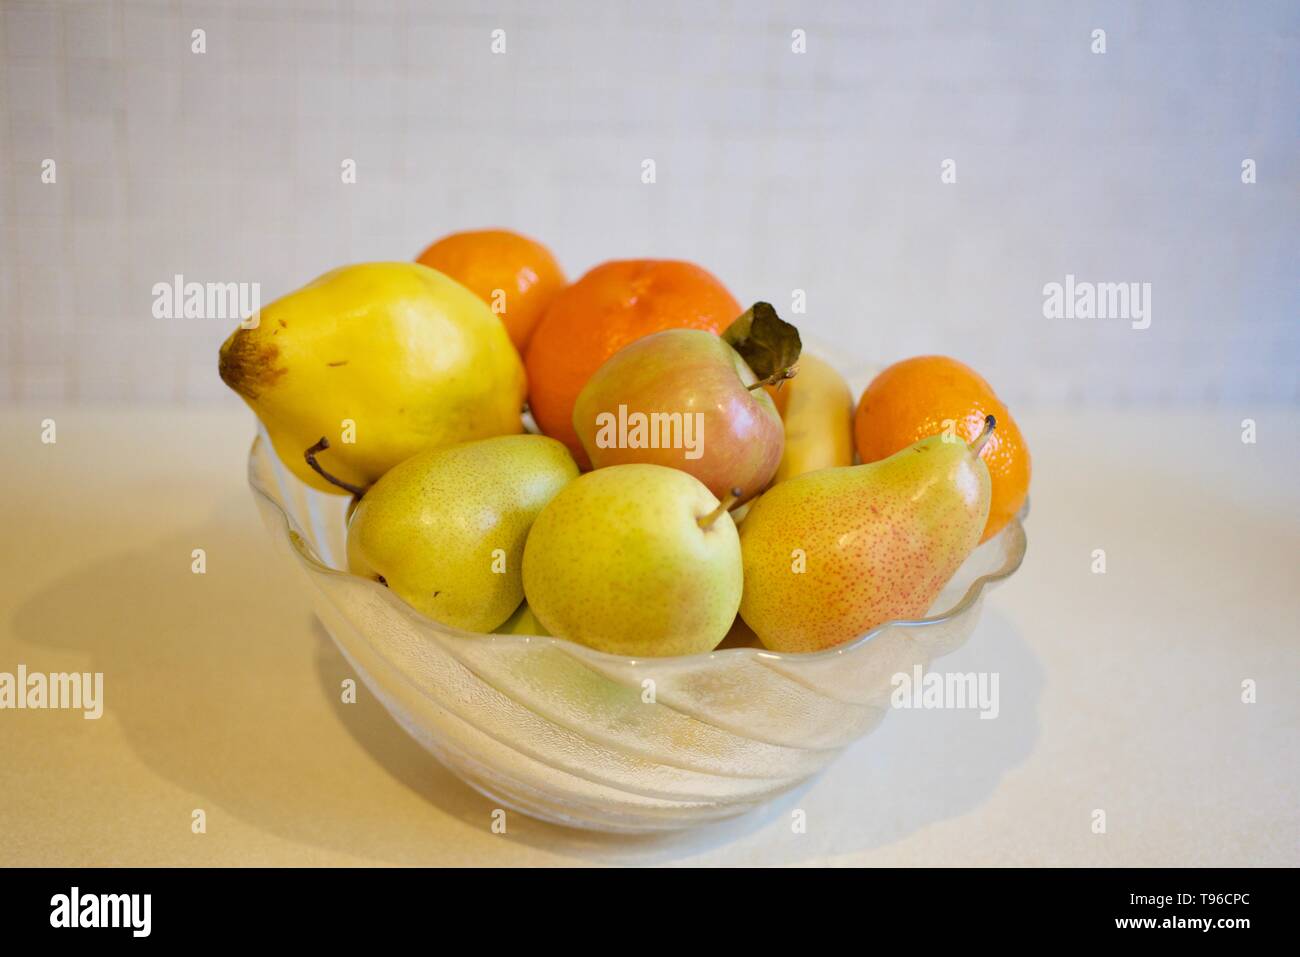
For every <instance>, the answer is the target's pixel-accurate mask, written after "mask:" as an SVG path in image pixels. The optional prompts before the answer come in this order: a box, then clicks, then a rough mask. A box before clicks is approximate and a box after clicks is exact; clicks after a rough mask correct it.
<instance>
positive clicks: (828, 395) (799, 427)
mask: <svg viewBox="0 0 1300 957" xmlns="http://www.w3.org/2000/svg"><path fill="white" fill-rule="evenodd" d="M785 390H786V391H787V392H788V393H789V395H788V396H786V400H785V454H784V455H782V457H781V465H780V466H779V467H778V468H777V470H776V479H775V481H774V482H773V484H778V483H780V482H784V481H785V480H786V479H791V478H794V477H795V476H796V475H802V474H803V473H804V472H812V471H815V470H817V469H824V468H829V467H831V466H835V465H852V464H853V394H852V393H851V392H850V391H849V386H848V383H847V382H845V381H844V378H843V377H842V376H841V375H840V374H839V373H838V372H836V371H835V370H834V369H833V368H831V366H830V365H829V364H828V363H826V362H823V361H822V360H821V359H818V358H817V357H816V356H810V355H807V354H805V355H803V356H801V357H800V359H799V373H798V375H796V376H795V377H794V378H793V379H791V380H790V381H789V382H787V383H786V384H785Z"/></svg>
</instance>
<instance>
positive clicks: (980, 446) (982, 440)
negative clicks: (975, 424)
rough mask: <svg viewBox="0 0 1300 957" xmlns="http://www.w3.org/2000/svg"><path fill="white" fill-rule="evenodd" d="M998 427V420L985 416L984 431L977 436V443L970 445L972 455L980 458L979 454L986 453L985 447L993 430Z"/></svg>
mask: <svg viewBox="0 0 1300 957" xmlns="http://www.w3.org/2000/svg"><path fill="white" fill-rule="evenodd" d="M997 427H998V420H997V419H995V418H993V416H991V415H986V416H984V431H983V432H981V433H980V434H979V435H977V436H975V441H974V442H972V443H971V444H970V450H971V454H972V455H974V456H975V457H976V458H979V454H980V453H981V452H983V451H984V446H985V444H986V443H987V442H988V440H989V436H990V435H992V434H993V430H994V429H996V428H997Z"/></svg>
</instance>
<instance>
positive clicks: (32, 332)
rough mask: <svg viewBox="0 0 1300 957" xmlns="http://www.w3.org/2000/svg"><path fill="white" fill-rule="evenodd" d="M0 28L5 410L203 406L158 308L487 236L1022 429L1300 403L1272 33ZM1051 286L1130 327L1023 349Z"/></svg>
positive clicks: (1288, 10)
mask: <svg viewBox="0 0 1300 957" xmlns="http://www.w3.org/2000/svg"><path fill="white" fill-rule="evenodd" d="M2 5H3V16H2V17H0V31H2V34H3V35H2V37H0V50H3V57H4V58H3V69H0V214H2V215H3V234H2V236H0V240H2V246H0V250H2V253H3V262H2V264H0V314H2V315H3V331H2V333H0V398H8V399H28V400H31V399H61V398H68V399H85V400H90V399H93V400H100V399H113V400H115V399H135V400H141V399H144V400H152V401H160V402H170V401H202V400H209V399H213V398H216V397H220V396H222V395H223V394H224V388H223V387H222V386H221V384H220V382H219V381H218V380H217V378H216V362H215V352H216V346H217V344H218V343H219V342H220V340H221V339H222V338H223V337H224V335H225V334H226V332H227V327H228V325H229V324H228V323H224V322H220V321H215V320H190V321H184V320H158V319H154V318H153V317H152V316H151V314H150V307H151V304H152V295H151V287H152V286H153V284H154V283H156V282H159V281H165V280H168V279H170V277H171V276H172V275H173V274H174V273H182V274H183V275H184V276H185V277H186V278H187V279H190V280H198V281H245V282H253V281H256V282H260V283H261V284H262V288H263V291H264V299H266V300H269V299H270V298H274V297H275V296H276V295H279V294H280V293H282V292H285V291H288V290H289V289H291V288H293V287H295V286H297V285H299V284H301V283H303V282H304V281H306V280H309V279H311V278H312V277H313V276H315V275H317V274H318V273H321V272H323V271H325V270H326V269H328V268H331V267H334V266H337V265H340V264H342V263H345V262H349V261H357V260H364V259H376V258H409V257H411V256H413V255H414V254H415V253H416V252H418V251H419V249H420V248H421V247H422V246H423V245H424V244H425V243H427V242H428V241H430V240H431V239H433V238H435V237H436V236H438V235H440V234H442V233H445V232H448V231H450V230H453V229H458V228H465V227H476V226H485V225H505V226H511V227H515V228H518V229H520V230H522V231H525V232H527V233H530V234H533V235H535V236H537V237H538V238H540V239H542V240H543V241H545V242H547V243H548V244H549V245H551V246H552V248H553V249H554V250H555V252H556V254H557V255H558V256H559V258H560V260H561V261H562V262H563V263H564V264H565V266H566V268H567V269H569V270H570V271H571V272H572V273H573V274H575V275H576V274H578V273H580V272H581V271H583V270H585V269H587V268H588V267H590V266H592V265H594V264H596V263H597V262H599V261H601V260H603V259H607V258H613V257H626V256H646V255H653V256H675V257H682V258H687V259H692V260H696V261H698V262H699V263H701V264H703V265H705V266H706V267H708V268H710V269H712V270H713V271H715V272H716V273H717V274H718V275H719V276H720V277H722V279H723V280H724V281H725V282H726V283H727V284H728V285H729V286H730V287H731V289H732V290H733V292H735V294H736V295H737V296H738V297H739V298H741V299H742V300H752V299H756V298H769V299H771V300H772V301H774V302H775V303H777V305H778V307H780V306H781V305H782V304H783V303H784V304H788V303H789V301H790V295H791V290H792V289H795V288H802V289H805V290H807V295H808V303H809V312H808V315H807V316H806V317H805V318H804V320H803V323H804V324H805V325H806V326H807V327H808V328H809V329H810V330H812V331H813V332H814V333H815V334H816V335H817V336H818V338H821V339H824V340H834V339H837V338H838V339H840V340H843V342H844V343H845V347H846V348H852V349H855V350H857V351H859V352H860V353H861V354H863V355H864V356H866V357H870V358H873V359H881V360H888V359H892V358H896V357H901V356H903V355H908V354H915V353H917V352H921V351H943V352H948V353H951V354H954V355H957V356H959V357H961V358H964V359H966V360H967V361H970V362H971V363H972V364H974V365H975V366H976V367H978V368H979V369H981V370H982V371H984V372H985V373H986V375H988V377H989V378H991V379H992V380H993V382H994V384H995V385H996V386H997V387H998V389H999V391H1000V392H1002V393H1003V395H1004V396H1005V397H1006V398H1008V399H1010V400H1012V401H1013V402H1019V403H1026V404H1033V403H1036V402H1044V403H1050V402H1054V401H1057V400H1063V399H1067V400H1083V401H1087V402H1092V403H1098V404H1109V403H1121V404H1123V403H1133V402H1147V401H1161V402H1171V403H1172V402H1185V401H1188V400H1193V401H1197V402H1219V403H1224V404H1228V405H1233V406H1235V405H1237V404H1241V403H1251V402H1259V401H1263V400H1269V399H1271V400H1282V401H1286V402H1295V401H1297V400H1298V399H1300V385H1298V384H1297V368H1298V367H1300V321H1298V317H1300V308H1298V307H1300V293H1298V291H1300V283H1298V282H1297V279H1298V278H1300V268H1297V267H1298V266H1300V263H1297V249H1298V248H1300V243H1298V242H1297V223H1298V222H1300V168H1298V165H1297V135H1296V134H1297V120H1296V106H1297V103H1298V102H1300V14H1298V13H1297V11H1300V6H1297V5H1296V4H1295V3H1290V2H1277V3H1249V4H1247V3H1240V4H1217V3H1215V4H1211V3H1205V4H1199V3H1198V4H1186V3H1152V2H1144V3H1141V4H1128V3H1115V4H1111V3H1059V4H1058V3H1043V2H1026V3H1003V2H993V3H967V2H949V3H918V2H899V3H848V2H842V3H813V2H807V3H802V4H800V3H728V4H717V5H713V4H706V3H698V2H679V3H663V2H660V0H656V2H653V3H651V2H643V3H635V4H631V3H617V4H610V3H602V4H597V3H590V4H587V3H576V2H549V3H545V4H541V3H539V4H525V3H501V2H483V3H473V4H470V3H462V4H450V3H443V4H427V3H415V2H390V3H362V2H360V0H358V2H356V3H347V2H295V3H287V2H286V3H280V4H277V3H266V2H254V3H189V2H161V0H159V2H148V0H138V2H137V0H131V2H124V0H118V2H105V3H28V2H18V0H3V4H2ZM196 27H201V28H203V29H204V30H206V32H207V53H206V54H203V55H196V54H193V53H191V52H190V35H191V30H193V29H194V28H196ZM495 28H502V29H504V30H505V31H506V38H507V50H508V52H507V53H506V54H505V55H503V56H497V55H493V54H492V53H491V52H490V48H489V45H490V33H491V31H492V30H493V29H495ZM795 28H801V29H803V30H805V31H806V32H807V38H808V39H807V45H808V51H807V53H806V54H804V55H796V54H794V53H792V52H791V49H790V45H791V31H792V30H793V29H795ZM1095 28H1101V29H1104V30H1105V31H1106V41H1107V52H1106V53H1105V54H1104V55H1097V54H1094V53H1092V52H1090V44H1091V38H1090V34H1091V31H1092V30H1093V29H1095ZM348 157H351V158H355V159H356V161H357V163H358V179H359V181H358V183H357V184H356V185H344V184H343V183H342V182H341V181H340V175H339V171H340V162H341V161H342V160H343V159H344V158H348ZM46 158H53V159H55V160H56V162H57V176H58V178H57V182H56V183H55V184H53V185H49V184H42V183H41V179H40V173H41V161H42V160H43V159H46ZM645 158H653V159H655V161H656V163H657V167H658V182H657V183H656V184H654V185H652V186H648V185H644V184H642V183H641V181H640V171H641V165H640V164H641V161H642V160H643V159H645ZM946 158H952V159H954V160H955V161H956V164H957V182H956V184H953V185H945V184H943V183H941V182H940V175H939V174H940V164H941V162H942V161H943V160H944V159H946ZM1245 158H1252V159H1254V160H1255V161H1256V162H1257V165H1258V182H1257V183H1256V184H1255V185H1244V184H1242V182H1241V178H1240V170H1241V162H1242V160H1243V159H1245ZM1066 273H1074V274H1075V275H1076V276H1078V277H1079V278H1080V279H1090V280H1097V281H1139V282H1149V283H1151V284H1152V296H1153V302H1152V306H1153V312H1152V324H1151V327H1150V328H1149V329H1146V330H1143V331H1137V330H1133V329H1132V328H1130V327H1129V324H1128V323H1125V322H1122V321H1120V322H1117V321H1102V320H1056V321H1051V320H1047V319H1045V318H1044V317H1043V315H1042V298H1043V297H1042V287H1043V285H1044V284H1045V283H1048V282H1052V281H1059V280H1062V279H1063V278H1064V276H1065V274H1066Z"/></svg>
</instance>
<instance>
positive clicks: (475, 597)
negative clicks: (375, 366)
mask: <svg viewBox="0 0 1300 957" xmlns="http://www.w3.org/2000/svg"><path fill="white" fill-rule="evenodd" d="M577 474H578V466H577V464H576V463H575V462H574V461H573V456H571V455H570V454H569V450H568V449H567V448H565V446H564V444H563V443H561V442H557V441H556V440H555V439H550V438H547V437H546V436H543V435H502V436H497V437H495V438H491V439H479V440H478V441H476V442H465V443H462V444H460V445H454V446H451V447H450V448H445V449H432V450H430V451H427V452H421V453H420V454H419V455H416V456H414V457H412V458H409V459H407V460H406V461H405V462H403V463H401V464H400V465H398V466H397V467H395V468H393V469H390V470H389V471H388V472H387V473H386V474H385V475H384V476H383V478H381V479H380V480H379V481H378V482H376V483H375V484H374V485H373V486H372V487H371V488H370V489H369V491H367V492H366V494H365V495H364V496H362V498H361V501H360V502H359V503H358V504H357V507H356V510H355V511H354V512H353V513H352V519H351V521H349V523H348V567H349V568H350V569H351V570H352V572H353V573H355V574H357V575H362V576H365V577H367V578H382V579H383V580H384V581H385V582H386V583H387V584H388V587H389V588H391V589H392V590H393V591H394V592H396V593H397V596H398V597H399V598H401V599H402V600H403V601H405V602H406V603H407V604H408V605H411V606H413V607H414V608H417V609H418V610H420V611H421V612H423V613H424V614H426V615H428V616H429V617H430V618H432V619H433V620H434V621H440V622H442V623H443V624H447V625H452V626H453V627H456V628H464V629H467V630H469V631H491V630H493V629H494V628H497V627H499V626H500V625H501V624H502V623H504V622H505V621H506V620H507V619H508V618H510V616H511V614H512V613H513V612H515V610H516V609H518V608H519V607H520V602H522V601H523V598H524V588H523V583H522V581H521V578H520V571H521V566H522V561H523V554H524V542H525V541H526V539H527V537H528V529H529V528H530V527H531V526H532V524H533V520H534V519H535V518H536V517H537V514H538V513H539V512H540V511H541V510H542V508H543V507H544V506H545V505H546V503H547V502H549V501H550V500H551V499H552V498H553V497H554V496H555V495H556V493H557V492H559V491H560V489H562V488H563V487H564V486H565V485H567V484H568V483H569V481H570V480H571V479H573V478H574V477H575V476H576V475H577ZM533 633H534V634H541V632H533Z"/></svg>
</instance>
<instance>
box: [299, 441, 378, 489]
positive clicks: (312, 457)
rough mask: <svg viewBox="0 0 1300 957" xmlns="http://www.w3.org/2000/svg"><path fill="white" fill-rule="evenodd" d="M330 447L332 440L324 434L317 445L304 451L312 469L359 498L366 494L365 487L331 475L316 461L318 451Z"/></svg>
mask: <svg viewBox="0 0 1300 957" xmlns="http://www.w3.org/2000/svg"><path fill="white" fill-rule="evenodd" d="M329 447H330V440H329V439H327V438H325V436H323V435H322V436H321V437H320V441H319V442H317V443H316V444H315V445H313V446H312V447H311V448H309V449H308V450H307V451H306V452H304V453H303V457H304V458H305V459H306V460H307V464H308V465H310V466H311V470H312V471H313V472H315V473H316V474H317V475H319V476H320V477H321V478H323V479H324V480H325V481H327V482H329V483H330V484H331V485H337V486H338V487H339V488H341V489H343V491H345V492H351V493H352V494H353V495H355V496H356V497H357V498H361V496H363V495H365V494H366V490H365V489H363V488H361V487H359V486H356V485H353V484H352V483H351V482H345V481H343V480H342V479H341V478H335V477H334V476H333V475H330V473H329V472H326V471H325V470H324V469H323V468H321V465H320V463H319V462H317V461H316V453H317V452H324V451H325V450H326V449H327V448H329Z"/></svg>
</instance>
